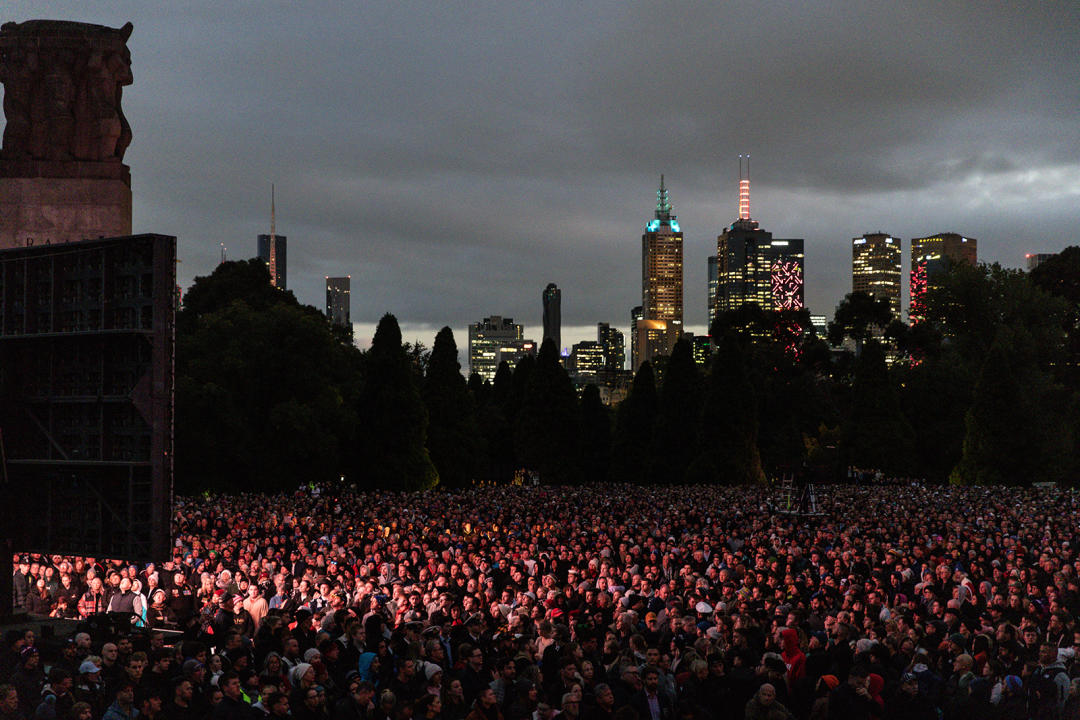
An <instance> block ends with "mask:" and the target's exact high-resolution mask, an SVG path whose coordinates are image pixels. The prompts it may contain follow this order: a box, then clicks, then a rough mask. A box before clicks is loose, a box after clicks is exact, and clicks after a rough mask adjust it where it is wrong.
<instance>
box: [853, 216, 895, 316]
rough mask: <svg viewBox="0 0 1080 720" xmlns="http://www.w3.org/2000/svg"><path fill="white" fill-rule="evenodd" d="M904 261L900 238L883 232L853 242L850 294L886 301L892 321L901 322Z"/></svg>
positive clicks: (867, 235) (868, 234) (869, 234)
mask: <svg viewBox="0 0 1080 720" xmlns="http://www.w3.org/2000/svg"><path fill="white" fill-rule="evenodd" d="M902 260H903V251H902V250H901V249H900V238H897V237H893V236H891V235H889V234H888V233H883V232H876V233H866V234H865V235H863V236H862V237H857V238H852V240H851V291H852V292H863V293H866V294H867V295H872V296H873V297H876V298H885V299H886V300H888V301H889V309H890V310H892V314H893V317H894V318H899V317H900V277H901V274H902V271H901V262H902Z"/></svg>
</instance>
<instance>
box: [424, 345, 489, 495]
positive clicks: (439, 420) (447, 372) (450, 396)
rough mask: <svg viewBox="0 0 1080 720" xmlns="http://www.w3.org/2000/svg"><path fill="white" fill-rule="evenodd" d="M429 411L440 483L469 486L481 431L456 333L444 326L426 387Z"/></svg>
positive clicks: (429, 442) (430, 439)
mask: <svg viewBox="0 0 1080 720" xmlns="http://www.w3.org/2000/svg"><path fill="white" fill-rule="evenodd" d="M423 398H424V405H425V406H426V407H427V411H428V435H427V447H428V452H429V453H430V455H431V462H432V463H434V465H435V469H436V470H437V471H438V473H439V482H440V483H441V484H442V485H446V486H448V487H465V486H467V485H469V484H470V483H471V482H472V480H473V479H474V478H475V477H476V474H477V468H478V466H479V459H480V449H481V443H480V431H479V428H478V427H477V423H476V413H475V407H474V405H473V400H472V398H471V397H470V395H469V390H468V387H467V386H466V384H465V378H464V377H462V375H461V363H459V362H458V351H457V343H455V342H454V331H453V330H451V329H450V328H449V327H444V328H443V329H442V330H440V331H439V334H438V335H436V336H435V345H434V347H432V350H431V358H430V360H429V361H428V367H427V375H426V376H425V378H424V387H423Z"/></svg>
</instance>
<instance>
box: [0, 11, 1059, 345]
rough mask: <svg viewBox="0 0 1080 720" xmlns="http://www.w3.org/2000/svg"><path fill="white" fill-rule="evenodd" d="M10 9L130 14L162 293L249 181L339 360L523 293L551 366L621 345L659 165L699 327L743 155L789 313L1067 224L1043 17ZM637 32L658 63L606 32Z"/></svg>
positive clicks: (239, 220)
mask: <svg viewBox="0 0 1080 720" xmlns="http://www.w3.org/2000/svg"><path fill="white" fill-rule="evenodd" d="M32 18H55V19H70V20H79V21H86V22H97V23H102V24H106V25H110V26H113V27H118V26H120V25H121V24H123V23H124V22H126V21H128V20H130V21H132V22H133V24H134V26H135V28H134V32H133V34H132V36H131V38H130V40H129V43H128V44H129V47H130V48H131V50H132V61H133V65H132V68H133V72H134V75H135V83H134V84H133V86H132V87H131V88H129V89H128V90H126V91H125V94H124V107H125V112H126V115H127V117H128V119H129V121H130V123H131V126H132V131H133V134H134V139H133V142H132V144H131V146H130V148H129V150H128V154H127V157H126V160H125V161H126V162H128V163H129V164H130V165H131V167H132V192H133V197H134V227H133V230H134V231H135V232H146V231H154V232H166V233H175V234H176V235H178V236H179V253H180V258H181V260H182V261H183V262H182V263H181V264H180V265H179V267H178V273H179V278H180V282H181V284H182V285H183V286H184V287H185V288H186V287H188V286H189V285H190V283H191V281H192V279H193V277H194V276H195V275H206V274H209V273H210V272H211V271H212V270H213V268H214V266H215V265H216V264H217V261H218V258H219V255H220V245H221V243H224V244H225V245H226V246H227V247H228V248H229V255H230V257H231V258H232V259H242V258H245V257H251V256H253V255H254V253H252V250H253V249H254V248H252V247H251V246H252V245H253V243H252V240H251V238H252V236H253V235H257V234H260V233H265V232H266V231H267V226H268V222H267V220H268V218H267V213H266V195H267V193H268V191H269V187H268V186H269V185H270V184H271V183H272V182H273V183H276V193H277V197H280V198H281V200H279V201H278V202H277V215H278V217H277V229H278V231H280V233H281V234H282V235H287V236H288V237H289V239H290V245H292V247H290V248H289V250H290V252H289V255H290V257H289V265H290V268H289V271H290V272H289V274H290V276H291V277H290V278H289V287H290V288H291V289H293V290H294V291H295V292H296V294H297V296H298V298H299V299H300V300H301V301H302V302H305V303H308V304H311V305H314V306H316V307H320V306H321V305H322V302H321V298H322V296H323V294H324V292H325V288H324V287H323V283H324V278H325V276H326V275H340V274H343V273H349V274H351V275H352V276H353V278H354V281H353V291H354V292H355V293H356V296H355V298H354V299H353V303H352V309H353V313H352V314H353V318H354V321H355V324H356V326H357V328H358V332H357V340H358V344H360V345H361V346H362V347H363V346H366V344H367V342H368V341H369V340H370V336H371V328H373V327H374V324H375V323H376V322H377V320H378V318H379V317H380V316H381V315H382V314H383V313H384V312H387V311H390V312H393V313H394V314H395V315H396V316H397V317H398V318H399V321H400V322H401V325H402V328H403V333H404V336H405V338H406V339H410V340H411V339H421V340H423V341H424V342H425V343H427V344H428V345H429V346H430V343H431V341H432V338H433V337H434V332H435V331H437V329H438V328H439V327H441V326H443V325H449V326H451V327H452V328H454V329H455V334H456V335H457V337H458V344H459V347H460V346H462V345H463V344H464V335H462V334H459V333H462V332H463V331H464V328H465V327H466V326H467V324H468V323H470V322H475V320H476V319H477V318H480V317H485V316H488V315H492V314H501V315H504V316H509V317H514V318H516V319H517V321H518V322H521V323H522V324H524V325H525V327H526V333H527V334H528V335H529V336H533V337H535V336H537V335H539V334H540V331H539V328H540V322H541V307H540V303H538V302H536V295H537V293H538V291H540V290H542V289H543V288H544V286H545V285H546V284H547V283H548V282H554V283H555V284H557V285H558V286H559V288H560V289H562V291H563V298H562V334H563V338H562V343H561V345H562V346H563V347H564V348H568V347H570V346H572V345H573V344H574V343H575V342H578V341H580V340H588V339H592V338H594V337H595V326H596V323H597V322H609V323H612V325H613V326H616V327H619V328H621V329H623V330H627V329H628V326H629V322H628V318H627V314H628V313H627V310H628V308H630V307H632V306H634V305H636V304H638V302H640V272H639V270H638V266H639V263H640V249H639V238H640V233H641V217H642V213H643V212H647V211H648V210H649V207H650V206H651V204H652V203H651V197H652V194H653V191H654V189H655V183H656V177H657V176H658V175H659V174H660V173H664V174H666V176H667V179H668V183H669V185H670V186H671V187H673V188H675V189H676V193H677V198H678V205H679V220H680V223H681V225H682V229H683V231H684V235H685V257H684V265H685V274H686V283H685V296H684V302H685V306H686V317H685V327H686V329H687V330H690V331H693V332H701V331H703V330H704V328H705V325H706V320H705V313H706V302H705V296H706V283H705V275H706V271H705V267H706V258H707V257H708V256H709V255H711V254H713V253H714V252H715V238H716V236H717V235H718V234H719V233H720V232H721V231H722V229H723V227H725V226H726V225H729V224H730V223H731V222H732V221H733V220H734V219H735V218H736V217H737V214H738V206H737V199H738V187H737V182H738V180H737V174H736V169H737V166H736V158H737V155H738V154H739V153H742V152H746V151H748V150H749V151H750V152H751V153H752V154H753V157H754V202H753V207H752V211H753V212H752V214H753V216H754V218H755V219H759V220H760V221H761V222H762V224H763V226H765V227H767V228H769V230H770V231H772V232H773V233H774V234H775V235H776V236H777V237H801V238H805V240H806V249H805V253H806V301H807V306H808V307H809V308H810V310H811V311H812V312H815V313H820V314H825V315H828V316H831V315H832V311H833V308H834V307H835V305H836V303H837V302H838V301H839V300H840V298H842V297H843V295H844V294H845V293H846V292H848V291H849V288H850V277H851V275H850V273H851V268H850V262H851V247H850V242H851V238H852V237H855V236H857V235H859V234H860V233H863V232H866V231H867V230H870V229H874V228H888V229H889V231H890V232H891V233H895V234H896V236H898V237H902V238H912V237H923V236H927V235H930V234H934V233H940V232H948V231H954V232H958V233H963V234H966V235H970V236H972V237H977V238H979V256H980V260H986V261H990V262H993V261H1000V262H1002V263H1003V264H1005V265H1007V266H1010V267H1022V266H1023V265H1024V262H1025V254H1026V253H1042V252H1056V251H1058V250H1060V249H1061V248H1063V247H1064V246H1066V245H1067V244H1069V243H1070V242H1075V239H1074V238H1075V235H1074V230H1073V229H1074V228H1075V227H1076V226H1077V223H1078V222H1080V203H1078V202H1077V199H1078V198H1080V129H1078V124H1077V123H1076V121H1075V118H1074V116H1073V114H1072V113H1073V111H1074V109H1075V106H1076V91H1075V83H1074V82H1073V81H1072V80H1073V79H1074V73H1075V69H1074V60H1073V50H1072V49H1073V48H1075V47H1076V46H1077V45H1078V44H1080V38H1078V37H1077V36H1078V34H1080V10H1078V9H1077V8H1076V7H1075V6H1074V5H1069V4H1064V5H1051V4H1039V5H1035V6H1032V7H1026V6H1018V7H994V8H946V7H941V6H940V4H933V3H925V4H916V5H911V6H905V7H903V8H901V7H891V6H867V7H849V6H846V5H840V4H836V5H825V6H821V7H817V8H815V9H814V10H813V12H811V11H810V10H809V9H799V8H792V7H790V6H788V5H782V4H769V3H764V4H763V3H755V4H747V5H734V6H725V7H722V8H671V7H668V6H667V5H663V6H651V5H648V4H644V3H642V4H635V5H633V6H630V7H627V6H623V5H618V6H610V5H609V6H605V5H598V6H594V7H587V8H582V7H579V6H576V5H572V4H553V5H549V6H544V7H530V8H520V7H517V8H515V7H509V6H503V5H499V4H490V5H487V4H484V3H473V4H469V5H446V6H439V7H435V8H430V7H425V8H424V9H423V10H422V11H420V10H419V9H416V8H414V9H412V10H410V8H407V7H402V6H397V5H391V4H379V3H375V4H372V5H367V6H365V7H364V8H355V9H349V10H344V9H342V10H340V11H338V12H334V13H331V12H311V11H310V10H308V9H302V8H296V7H291V6H288V5H276V4H269V5H257V6H226V7H217V6H209V5H208V6H204V7H200V6H185V7H182V8H181V7H170V6H161V7H143V6H140V5H138V4H135V3H110V4H100V5H94V6H90V7H87V6H85V4H78V3H73V2H67V3H60V2H41V3H34V4H33V5H27V6H17V7H14V8H10V9H7V12H6V13H5V14H4V16H3V18H2V19H3V21H23V20H28V19H32ZM658 23H660V25H662V26H663V28H664V31H665V32H666V33H668V34H670V35H671V36H672V37H677V38H678V39H679V43H680V48H682V50H683V52H680V53H679V54H678V55H677V56H675V57H665V58H663V59H660V58H657V57H656V56H655V54H654V53H652V52H651V51H650V50H648V49H647V48H646V47H645V46H642V45H641V44H640V43H638V42H636V41H633V40H632V39H633V38H639V37H641V36H642V35H643V34H646V33H649V32H655V31H656V28H657V27H658V26H659V25H658ZM357 28H363V32H361V33H359V34H358V33H357V32H356V30H357ZM735 28H738V31H737V32H735V31H734V29H735ZM885 28H888V30H889V32H888V33H884V32H879V30H884V29H885ZM465 37H467V38H470V40H469V42H465V43H463V42H460V39H461V38H465ZM762 37H770V38H771V40H770V47H771V50H770V52H769V53H767V54H763V53H761V52H758V51H756V50H755V48H757V47H758V46H759V45H760V41H761V38H762ZM284 48H294V50H293V51H285V52H283V49H284ZM1020 48H1023V50H1022V51H1021V49H1020ZM718 68H723V71H721V70H719V69H718ZM1063 88H1064V90H1062V89H1063ZM1036 98H1037V99H1038V102H1035V99H1036ZM643 106H645V107H650V108H651V109H649V110H647V111H641V110H640V109H641V108H642V107H643ZM654 110H655V111H654ZM907 242H908V241H907V240H905V268H904V270H905V282H906V273H907V271H908V268H907V266H906V263H907V257H908V245H907Z"/></svg>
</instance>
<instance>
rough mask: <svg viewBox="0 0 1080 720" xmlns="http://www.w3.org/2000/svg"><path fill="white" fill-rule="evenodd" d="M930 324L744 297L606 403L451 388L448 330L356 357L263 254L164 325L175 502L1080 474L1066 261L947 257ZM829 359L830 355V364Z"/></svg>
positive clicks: (544, 388)
mask: <svg viewBox="0 0 1080 720" xmlns="http://www.w3.org/2000/svg"><path fill="white" fill-rule="evenodd" d="M935 285H936V287H934V288H933V289H931V290H930V291H929V292H928V294H927V296H926V301H925V317H924V319H922V320H921V321H920V322H917V323H914V324H910V325H909V324H907V323H903V322H901V321H900V320H898V319H895V318H893V317H892V316H891V313H890V311H889V308H888V304H887V302H885V301H883V300H877V299H875V298H872V297H870V296H867V295H864V294H859V293H853V294H850V295H848V296H846V297H845V298H844V299H843V300H842V301H841V303H840V305H839V306H838V307H837V309H836V313H835V315H834V318H833V319H832V321H831V322H830V323H829V326H828V333H827V337H826V338H819V337H817V336H816V335H814V334H813V333H807V332H806V331H805V329H806V328H809V327H810V323H809V316H808V315H807V314H806V313H805V311H802V312H780V313H777V312H767V311H763V310H761V309H760V308H758V307H756V306H754V305H750V306H747V307H744V308H742V309H740V310H738V311H733V312H730V313H725V314H722V315H721V316H720V317H718V318H717V319H716V321H715V323H714V324H713V327H712V328H711V329H710V331H711V336H712V339H713V350H712V353H711V356H710V357H709V359H708V361H707V362H706V363H705V364H704V365H700V364H697V363H695V361H694V357H693V354H692V351H691V346H690V344H689V343H688V342H687V341H686V340H680V341H679V342H678V343H677V344H676V345H675V347H674V350H673V352H672V354H671V356H670V357H666V358H656V359H654V360H653V361H652V362H646V363H644V364H643V365H642V366H641V368H640V369H639V370H638V372H637V373H636V374H635V376H634V378H633V383H632V385H631V387H630V390H629V393H628V395H627V396H626V398H625V399H624V400H622V402H620V403H618V405H617V406H616V407H615V408H613V409H612V408H608V407H606V406H605V405H604V404H603V403H602V402H601V396H600V392H599V390H598V388H597V387H595V386H592V385H589V386H587V387H585V388H584V390H583V391H582V392H580V393H579V392H577V391H576V390H575V388H574V386H573V384H572V383H571V380H570V377H569V376H568V375H567V373H566V371H565V369H564V368H563V367H562V365H561V363H560V361H559V356H558V349H557V348H556V347H555V346H554V344H553V343H551V342H550V341H548V342H545V343H544V344H543V345H542V346H541V348H540V350H539V352H538V353H537V355H536V356H535V357H526V358H524V359H522V360H521V361H520V362H518V363H517V365H516V366H514V367H510V366H509V365H507V364H506V363H503V364H501V365H500V366H499V368H498V371H497V373H496V375H495V378H494V381H492V382H482V381H481V379H480V378H479V376H477V375H473V376H471V377H470V378H468V379H466V378H465V376H464V375H463V374H462V372H461V365H460V363H459V360H458V348H457V344H456V341H455V338H454V335H453V332H452V331H451V330H450V328H449V327H444V328H443V329H442V330H440V331H439V333H438V334H437V335H436V336H435V339H434V342H433V344H432V346H431V349H430V351H429V350H428V349H427V348H426V347H425V346H424V345H423V344H422V343H420V342H414V343H406V342H403V341H402V336H401V330H400V328H399V327H398V323H397V320H396V319H395V318H394V316H393V315H391V314H389V313H388V314H386V315H384V316H383V318H382V319H381V321H380V322H379V325H378V328H377V330H376V333H375V336H374V339H373V341H372V344H371V347H370V348H369V349H368V350H366V351H360V350H358V349H357V348H356V347H355V346H354V345H353V343H352V334H351V329H348V328H340V327H333V326H331V325H330V324H329V322H328V321H327V319H326V318H325V316H324V315H323V314H322V313H321V312H320V311H318V310H317V309H315V308H313V307H310V306H305V305H302V304H300V303H299V302H297V300H296V298H295V297H294V296H293V295H292V293H291V292H283V291H280V290H277V289H275V288H273V287H272V286H271V285H270V282H269V274H268V272H267V270H266V267H265V264H263V263H261V262H259V261H257V260H252V261H246V262H227V263H223V264H221V265H219V266H218V268H217V269H216V270H215V271H214V272H213V273H212V274H211V275H209V276H207V277H200V278H197V279H196V281H195V283H194V285H193V286H192V288H191V289H190V290H189V292H188V293H187V295H186V297H185V299H184V303H183V307H182V309H181V310H180V312H179V313H178V314H177V357H176V478H177V488H178V490H180V491H182V492H200V491H203V490H233V491H238V490H239V491H274V490H280V489H289V488H293V487H295V486H296V485H297V484H298V483H301V482H308V481H312V482H326V481H330V480H334V479H338V478H342V477H344V478H345V480H346V481H347V482H352V483H356V484H357V485H359V486H360V487H363V488H385V489H400V490H415V489H427V488H433V487H436V486H445V487H463V486H469V485H473V484H478V483H506V482H511V481H515V479H517V480H520V479H521V478H522V477H523V475H532V474H536V475H538V476H539V477H540V479H541V481H542V482H544V483H579V482H593V481H603V480H619V481H630V482H639V483H654V484H668V483H671V484H673V483H683V482H697V483H746V482H759V481H762V480H764V479H765V478H766V477H777V476H780V475H797V476H806V477H811V478H814V479H817V480H829V479H834V478H839V477H842V476H843V475H844V474H845V472H846V469H847V468H848V467H858V468H863V469H875V470H881V471H882V472H884V473H886V474H888V475H890V476H899V477H904V476H910V477H918V478H924V479H926V480H929V481H940V482H944V481H950V482H956V483H965V484H996V483H1008V484H1017V485H1028V484H1031V483H1033V482H1040V481H1065V482H1072V481H1073V480H1074V479H1075V478H1076V477H1078V473H1080V248H1068V249H1066V250H1065V251H1064V252H1062V253H1060V254H1059V255H1057V256H1055V257H1054V258H1053V259H1051V260H1049V261H1047V262H1045V263H1043V264H1042V265H1040V266H1039V267H1037V268H1036V269H1035V270H1033V271H1032V272H1031V273H1022V272H1019V271H1015V270H1008V269H1004V268H1002V267H1000V266H998V265H979V266H974V267H972V266H966V265H956V266H953V267H951V268H949V269H948V271H947V272H946V273H945V274H944V275H942V276H941V277H939V278H937V279H936V280H935ZM837 347H840V348H843V349H840V350H837V349H836V348H837Z"/></svg>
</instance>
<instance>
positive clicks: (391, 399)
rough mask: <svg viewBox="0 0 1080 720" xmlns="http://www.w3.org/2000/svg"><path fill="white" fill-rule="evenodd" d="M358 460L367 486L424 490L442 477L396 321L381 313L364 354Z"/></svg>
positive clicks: (425, 416) (411, 366)
mask: <svg viewBox="0 0 1080 720" xmlns="http://www.w3.org/2000/svg"><path fill="white" fill-rule="evenodd" d="M364 368H365V373H364V374H365V383H364V392H363V396H362V399H361V403H360V412H361V413H362V414H361V418H362V421H363V427H362V432H361V433H360V443H359V445H358V446H359V449H360V453H359V458H360V462H361V463H362V472H361V484H362V485H363V486H365V487H368V488H393V489H398V490H423V489H426V488H431V487H434V486H435V485H436V484H437V483H438V481H439V476H438V474H437V473H436V471H435V467H434V465H432V463H431V458H430V456H429V455H428V450H427V443H426V440H427V426H428V416H427V410H426V409H425V408H424V403H423V401H422V400H421V399H420V391H419V390H418V388H417V387H416V372H415V369H414V364H413V362H412V360H411V359H410V358H409V356H408V355H406V353H405V349H404V348H403V347H402V344H401V329H400V328H399V327H398V322H397V318H395V317H394V316H393V315H391V314H390V313H387V314H385V315H383V317H382V319H381V320H379V325H378V327H377V329H376V330H375V337H374V338H373V339H372V342H371V349H370V350H368V352H367V353H366V354H365V356H364Z"/></svg>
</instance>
